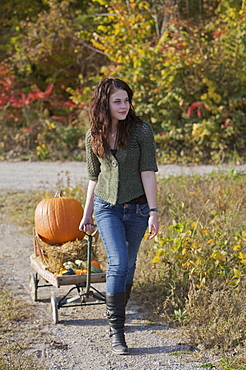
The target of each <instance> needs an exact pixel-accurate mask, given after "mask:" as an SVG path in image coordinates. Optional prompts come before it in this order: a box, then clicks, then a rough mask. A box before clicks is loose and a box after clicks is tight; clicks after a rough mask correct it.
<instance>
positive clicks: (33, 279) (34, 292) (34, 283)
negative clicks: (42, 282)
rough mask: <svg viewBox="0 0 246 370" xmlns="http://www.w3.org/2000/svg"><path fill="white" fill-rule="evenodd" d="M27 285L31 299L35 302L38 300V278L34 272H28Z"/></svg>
mask: <svg viewBox="0 0 246 370" xmlns="http://www.w3.org/2000/svg"><path fill="white" fill-rule="evenodd" d="M29 286H30V293H31V297H32V300H33V301H34V302H36V301H37V300H38V280H37V276H36V274H35V273H32V274H30V279H29Z"/></svg>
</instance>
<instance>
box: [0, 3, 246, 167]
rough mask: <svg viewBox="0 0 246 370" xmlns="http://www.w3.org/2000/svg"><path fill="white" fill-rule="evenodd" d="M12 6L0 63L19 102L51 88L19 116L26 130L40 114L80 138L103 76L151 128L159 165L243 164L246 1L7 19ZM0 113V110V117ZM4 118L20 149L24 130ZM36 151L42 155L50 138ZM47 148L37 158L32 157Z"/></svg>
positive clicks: (98, 6)
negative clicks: (126, 90) (125, 89)
mask: <svg viewBox="0 0 246 370" xmlns="http://www.w3.org/2000/svg"><path fill="white" fill-rule="evenodd" d="M10 4H11V2H10V3H9V2H8V4H6V5H5V6H4V7H3V14H2V17H0V33H1V31H2V33H3V34H4V37H5V39H6V40H7V45H6V47H5V46H4V48H5V49H4V50H5V51H4V52H3V59H2V60H4V62H7V66H8V69H9V70H11V71H12V75H13V76H14V80H15V82H16V84H17V83H19V86H18V89H19V90H20V91H22V92H24V93H25V94H26V95H28V94H29V93H31V92H32V89H33V86H37V87H38V89H39V90H40V91H45V90H46V88H47V86H49V85H50V84H52V85H53V86H54V94H53V96H52V99H50V101H49V102H45V105H43V106H42V109H41V110H40V104H32V106H29V107H28V109H26V108H25V109H24V110H25V112H23V114H25V115H26V119H29V121H30V122H31V125H34V126H35V127H36V122H37V120H38V121H39V122H40V121H42V122H43V120H44V109H45V108H46V113H47V115H46V116H45V118H46V119H48V120H49V121H50V120H51V117H52V116H55V117H60V121H59V122H62V123H63V124H64V119H65V124H66V125H72V126H74V125H78V124H80V125H82V126H84V131H85V126H87V123H88V120H87V118H86V119H85V120H82V121H81V115H80V112H82V114H83V116H85V117H86V114H87V112H86V106H87V103H88V101H89V99H90V97H91V95H92V90H93V88H94V87H95V85H96V84H97V83H98V81H99V80H100V79H101V78H103V77H108V76H112V77H120V78H123V79H124V80H126V82H128V83H129V84H130V85H131V87H132V88H133V90H134V93H135V95H134V106H135V108H136V111H137V113H138V114H140V115H142V116H143V117H144V119H146V120H148V121H149V122H151V124H152V126H153V129H154V131H155V134H156V139H157V150H158V158H159V160H160V161H161V162H164V163H170V162H176V163H177V162H178V163H187V162H189V163H194V162H204V163H209V162H212V163H221V162H228V161H233V162H236V163H241V162H243V161H244V160H245V158H244V147H245V140H246V129H245V127H246V122H245V113H246V112H245V100H246V90H245V82H246V80H245V73H244V66H245V62H246V38H245V35H246V26H245V25H246V12H245V2H243V1H239V0H225V1H220V0H218V1H212V0H199V1H195V0H185V1H184V0H179V1H174V0H168V1H167V0H158V1H151V0H148V1H143V0H131V1H122V2H119V1H116V0H110V1H102V0H100V1H99V0H93V1H92V2H90V3H88V2H86V1H83V0H62V1H60V0H47V1H45V2H41V3H40V2H37V1H34V2H33V3H32V4H31V3H30V2H29V1H28V2H26V3H25V6H23V7H22V9H20V8H19V6H18V7H17V8H16V12H15V16H14V17H12V18H11V20H10V18H9V11H10V6H9V5H10ZM11 9H12V8H11ZM7 20H8V22H7ZM8 27H10V29H11V32H10V34H8V32H7V29H8ZM7 50H8V54H7ZM7 56H8V59H6V57H7ZM15 88H16V87H13V89H15ZM54 98H55V99H54ZM36 103H37V102H36ZM52 103H53V104H52ZM66 103H68V104H70V105H66ZM5 109H6V105H2V104H0V114H1V113H4V111H5ZM19 112H20V110H19ZM12 114H13V117H12V120H8V121H7V122H6V124H7V125H9V124H10V126H11V127H12V129H11V133H10V132H8V130H6V131H7V133H6V134H5V136H7V137H8V136H12V138H13V142H14V143H16V142H18V145H19V146H20V148H22V146H23V145H24V146H25V144H24V143H22V141H20V140H19V139H18V137H19V136H22V132H19V131H21V130H22V128H23V125H22V124H21V123H20V120H19V121H18V123H16V118H17V119H18V118H19V117H18V112H17V111H14V112H12ZM19 114H20V113H19ZM28 117H29V118H28ZM55 123H57V122H56V121H54V124H55ZM27 127H30V126H29V124H28V125H27ZM18 134H19V135H18ZM16 137H17V139H16ZM2 142H4V141H2ZM24 142H25V140H24ZM58 142H59V141H57V143H58ZM37 144H38V145H37V146H41V148H42V145H45V146H46V147H48V139H47V142H46V141H45V142H42V143H41V145H40V143H39V142H38V143H37ZM11 146H14V145H13V144H11V145H10V147H11ZM33 148H34V147H32V150H33ZM50 149H51V148H49V149H48V152H46V151H45V153H41V151H39V152H40V158H41V157H44V158H46V157H47V156H48V157H49V154H48V153H51V151H53V148H52V150H50ZM10 150H11V149H10ZM60 150H63V149H62V148H61V147H57V150H56V151H60ZM8 151H9V148H8ZM19 151H21V150H19ZM24 151H25V150H24ZM4 153H6V150H5V149H3V154H2V157H3V158H4ZM66 156H67V153H66V154H65V157H66Z"/></svg>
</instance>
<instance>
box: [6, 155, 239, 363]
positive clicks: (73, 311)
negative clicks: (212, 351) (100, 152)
mask: <svg viewBox="0 0 246 370" xmlns="http://www.w3.org/2000/svg"><path fill="white" fill-rule="evenodd" d="M215 169H218V168H215V167H212V166H209V167H204V166H203V167H201V166H200V167H195V168H192V169H191V168H188V167H180V166H163V167H161V168H160V173H159V175H160V176H164V175H165V176H169V175H173V174H176V175H180V174H191V173H209V172H211V171H213V170H215ZM223 169H228V167H226V168H223ZM237 169H238V170H239V171H243V172H245V171H246V166H240V167H237ZM201 171H202V172H201ZM68 177H69V181H70V183H71V185H72V186H74V185H76V184H81V183H83V184H86V181H87V178H86V170H85V164H84V163H74V162H73V163H45V162H35V163H31V162H16V163H8V162H0V191H1V192H6V190H9V189H18V190H32V189H35V188H49V189H54V190H55V188H56V182H57V181H64V182H67V178H68ZM4 221H5V220H4V216H3V215H2V214H0V233H1V239H0V269H1V280H2V281H3V282H4V284H5V285H6V286H7V287H8V288H9V289H10V290H12V291H13V292H14V293H15V294H16V295H18V297H21V298H23V299H24V300H25V301H26V302H28V303H29V304H30V305H33V308H34V310H35V313H36V315H35V320H34V321H31V322H29V323H28V324H25V325H28V332H29V335H28V337H27V338H26V344H27V350H26V352H27V353H28V354H32V355H33V356H36V357H37V358H38V359H39V361H40V363H42V365H43V366H44V369H46V370H51V369H59V370H65V369H66V370H79V369H81V368H84V367H85V368H87V369H93V370H101V369H103V370H122V369H134V370H138V369H139V370H149V369H153V370H161V369H165V370H196V369H200V368H201V365H202V364H204V363H207V362H210V361H211V358H210V356H209V354H206V353H205V354H204V353H203V354H201V353H199V352H193V353H192V352H191V351H187V349H188V347H187V345H185V344H184V343H183V342H182V338H179V337H178V336H177V334H176V331H175V330H174V329H170V328H168V327H166V326H163V325H154V326H153V325H150V324H149V323H148V322H147V321H146V320H145V319H144V314H142V313H140V312H139V311H138V307H136V305H134V302H133V301H132V300H130V302H129V305H128V307H127V324H126V340H127V343H128V345H129V348H130V355H129V356H116V355H114V354H113V353H112V352H111V349H110V342H109V338H108V333H107V330H108V328H107V323H106V320H105V318H104V317H103V314H104V311H105V306H104V305H98V306H86V307H73V308H62V309H61V310H59V319H60V320H59V323H58V324H57V325H55V324H53V322H52V316H51V312H50V309H49V305H50V301H49V297H50V293H51V291H55V292H56V295H57V296H58V297H60V296H62V294H63V293H64V291H65V288H64V287H62V288H59V289H55V288H53V287H46V288H42V289H39V290H38V298H39V301H38V302H35V303H33V302H32V300H31V298H30V288H29V275H30V273H32V272H34V271H33V270H32V269H31V267H30V255H31V254H32V251H33V246H32V237H31V236H30V235H27V234H25V232H24V230H23V229H21V228H18V227H16V226H14V225H8V224H5V222H4ZM13 249H14V253H13ZM11 271H15V273H14V274H12V273H11ZM96 285H97V286H96V288H97V289H98V290H99V291H101V292H104V290H105V286H104V284H100V285H99V284H96ZM66 292H67V289H66Z"/></svg>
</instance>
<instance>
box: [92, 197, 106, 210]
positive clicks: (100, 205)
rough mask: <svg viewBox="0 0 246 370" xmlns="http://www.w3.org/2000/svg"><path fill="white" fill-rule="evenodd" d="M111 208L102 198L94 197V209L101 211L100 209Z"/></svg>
mask: <svg viewBox="0 0 246 370" xmlns="http://www.w3.org/2000/svg"><path fill="white" fill-rule="evenodd" d="M109 207H110V203H108V202H106V201H105V200H103V199H102V198H100V197H98V196H97V195H95V197H94V209H96V208H97V209H99V208H109Z"/></svg>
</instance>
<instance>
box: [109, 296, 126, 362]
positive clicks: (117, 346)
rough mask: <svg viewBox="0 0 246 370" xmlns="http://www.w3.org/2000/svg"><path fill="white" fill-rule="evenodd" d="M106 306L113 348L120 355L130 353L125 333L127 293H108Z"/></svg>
mask: <svg viewBox="0 0 246 370" xmlns="http://www.w3.org/2000/svg"><path fill="white" fill-rule="evenodd" d="M106 306H107V317H108V321H109V325H110V337H111V343H112V350H113V352H114V353H116V354H118V355H128V354H129V351H128V348H127V345H126V341H125V333H124V326H125V321H126V315H125V308H126V293H106Z"/></svg>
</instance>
